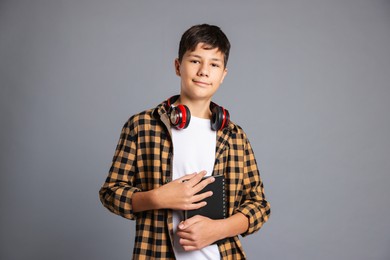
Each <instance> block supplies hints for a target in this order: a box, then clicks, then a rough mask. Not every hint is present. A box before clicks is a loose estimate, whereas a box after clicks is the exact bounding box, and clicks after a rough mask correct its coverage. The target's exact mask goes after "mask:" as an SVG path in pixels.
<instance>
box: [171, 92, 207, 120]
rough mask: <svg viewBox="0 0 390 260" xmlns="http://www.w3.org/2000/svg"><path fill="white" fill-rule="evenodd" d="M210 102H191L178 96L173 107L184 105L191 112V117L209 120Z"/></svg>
mask: <svg viewBox="0 0 390 260" xmlns="http://www.w3.org/2000/svg"><path fill="white" fill-rule="evenodd" d="M210 102H211V100H203V99H202V100H191V99H188V98H185V97H182V96H180V97H179V99H178V100H177V101H176V102H175V105H178V104H182V105H186V106H187V107H188V108H189V110H190V111H191V116H194V117H199V118H206V119H210V118H211V111H210Z"/></svg>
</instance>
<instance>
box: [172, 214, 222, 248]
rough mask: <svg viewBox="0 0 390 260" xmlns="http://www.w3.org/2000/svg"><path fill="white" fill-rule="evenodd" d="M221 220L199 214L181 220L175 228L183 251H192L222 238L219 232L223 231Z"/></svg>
mask: <svg viewBox="0 0 390 260" xmlns="http://www.w3.org/2000/svg"><path fill="white" fill-rule="evenodd" d="M221 221H222V220H213V219H210V218H207V217H204V216H200V215H197V216H194V217H192V218H189V219H187V220H185V221H182V222H181V223H180V224H179V226H178V228H177V235H178V236H179V237H180V244H181V245H182V247H183V248H184V250H185V251H192V250H199V249H202V248H203V247H206V246H208V245H210V244H212V243H213V242H215V241H217V240H219V239H222V238H224V237H223V235H222V234H221V232H223V228H222V226H221Z"/></svg>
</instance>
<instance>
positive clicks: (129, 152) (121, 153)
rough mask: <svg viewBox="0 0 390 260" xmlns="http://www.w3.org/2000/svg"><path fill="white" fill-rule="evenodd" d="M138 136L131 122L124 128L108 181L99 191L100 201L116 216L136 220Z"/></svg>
mask: <svg viewBox="0 0 390 260" xmlns="http://www.w3.org/2000/svg"><path fill="white" fill-rule="evenodd" d="M135 140H136V134H135V133H134V130H133V129H132V128H131V123H130V120H129V121H128V122H127V123H126V124H125V125H124V127H123V128H122V132H121V135H120V138H119V142H118V145H117V147H116V150H115V154H114V157H113V160H112V165H111V168H110V171H109V173H108V176H107V179H106V181H105V183H104V184H103V186H102V187H101V189H100V191H99V196H100V201H101V202H102V204H103V205H104V206H105V207H106V208H107V209H108V210H110V211H111V212H113V213H114V214H117V215H120V216H122V217H124V218H127V219H132V220H134V219H135V218H136V216H135V214H134V213H133V207H132V201H131V199H132V196H133V194H134V193H135V192H137V191H141V190H140V189H139V188H136V187H135V174H136V164H137V163H136V141H135Z"/></svg>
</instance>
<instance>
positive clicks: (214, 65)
mask: <svg viewBox="0 0 390 260" xmlns="http://www.w3.org/2000/svg"><path fill="white" fill-rule="evenodd" d="M211 66H213V67H216V68H219V64H217V63H212V64H211Z"/></svg>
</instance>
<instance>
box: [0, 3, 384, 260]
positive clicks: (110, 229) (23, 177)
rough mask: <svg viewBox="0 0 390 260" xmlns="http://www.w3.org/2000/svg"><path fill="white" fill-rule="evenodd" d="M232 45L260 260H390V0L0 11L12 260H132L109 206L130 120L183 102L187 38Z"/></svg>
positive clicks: (127, 237)
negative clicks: (102, 193) (109, 188)
mask: <svg viewBox="0 0 390 260" xmlns="http://www.w3.org/2000/svg"><path fill="white" fill-rule="evenodd" d="M203 22H207V23H212V24H217V25H219V26H220V27H221V28H222V29H223V30H224V31H225V32H226V34H227V35H228V37H229V38H230V40H231V43H232V46H233V47H232V50H231V59H230V61H229V64H228V69H229V73H228V76H227V78H226V79H225V82H224V84H223V85H222V86H221V88H220V90H219V92H218V93H217V95H216V96H215V99H214V100H215V101H216V102H218V103H220V104H223V105H224V106H225V107H227V108H228V109H229V110H230V112H231V117H232V119H233V120H234V121H235V122H237V123H238V124H240V125H241V126H242V127H243V128H244V129H245V130H246V132H247V134H248V136H249V138H250V140H251V142H252V145H253V147H254V150H255V153H256V157H257V160H258V164H259V166H260V169H261V174H262V178H263V181H264V184H265V188H266V195H267V197H268V199H269V201H270V202H271V207H272V216H271V218H270V220H269V222H268V223H267V224H265V226H264V227H263V229H262V230H260V232H258V233H256V234H254V235H252V236H249V237H246V238H244V239H242V241H243V244H244V248H245V249H246V252H247V254H248V257H249V259H297V260H298V259H354V260H355V259H390V249H389V247H388V246H389V244H390V232H389V231H390V224H389V213H390V200H389V198H390V190H389V189H388V186H389V184H390V175H389V172H390V156H389V154H390V138H389V133H390V117H389V111H390V102H389V97H390V86H389V82H390V51H389V46H390V2H389V1H379V0H370V1H369V0H367V1H364V0H357V1H352V0H341V1H339V0H337V1H336V0H331V1H320V0H315V1H313V0H301V1H232V0H231V1H203V0H200V1H191V2H187V1H179V0H177V1H172V0H171V1H124V0H115V1H114V0H111V1H108V0H107V1H103V0H98V1H92V0H81V1H65V0H63V1H60V0H56V1H53V0H35V1H27V0H25V1H21V0H1V1H0V84H1V97H0V108H1V112H0V116H1V118H0V119H1V121H0V122H1V127H0V131H1V132H0V133H1V135H0V145H1V161H0V172H1V181H0V183H1V184H0V185H1V186H0V198H1V200H0V203H1V204H0V206H1V207H0V208H1V214H0V221H1V231H0V258H1V259H129V258H131V252H132V246H133V236H134V222H131V221H128V220H125V219H123V218H120V217H118V216H115V215H113V214H111V213H109V212H108V211H107V210H106V209H104V208H103V207H102V206H101V204H100V202H99V199H98V190H99V188H100V186H101V184H102V183H103V181H104V179H105V177H106V174H107V171H108V168H109V166H110V162H111V159H112V155H113V152H114V149H115V146H116V142H117V140H118V138H119V133H120V130H121V127H122V125H123V124H124V122H125V121H126V120H127V118H128V117H129V116H131V115H132V114H134V113H136V112H139V111H141V110H144V109H147V108H151V107H153V106H155V105H156V104H158V103H159V102H160V101H162V100H164V99H165V98H167V97H169V96H170V95H173V94H175V93H178V91H179V78H177V77H176V76H175V73H174V69H173V60H174V58H175V57H176V52H177V47H178V42H179V39H180V36H181V34H182V33H183V32H184V30H185V29H187V28H188V27H189V26H191V25H193V24H198V23H203Z"/></svg>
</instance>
